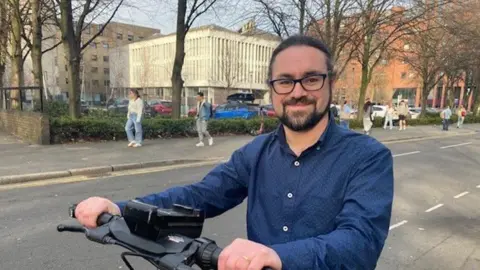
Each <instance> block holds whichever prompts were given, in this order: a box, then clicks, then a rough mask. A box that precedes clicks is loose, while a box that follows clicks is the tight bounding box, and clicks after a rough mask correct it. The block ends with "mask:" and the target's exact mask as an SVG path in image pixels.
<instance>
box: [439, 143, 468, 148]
mask: <svg viewBox="0 0 480 270" xmlns="http://www.w3.org/2000/svg"><path fill="white" fill-rule="evenodd" d="M469 144H472V142H467V143H460V144H454V145H447V146H442V147H440V149H446V148H451V147H457V146H464V145H469Z"/></svg>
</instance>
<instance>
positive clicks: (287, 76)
mask: <svg viewBox="0 0 480 270" xmlns="http://www.w3.org/2000/svg"><path fill="white" fill-rule="evenodd" d="M320 74H326V73H325V72H321V71H313V70H311V71H307V72H305V73H303V75H302V77H308V76H313V75H320ZM277 78H278V79H295V76H293V75H292V74H289V73H280V74H279V75H277Z"/></svg>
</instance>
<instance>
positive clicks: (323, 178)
mask: <svg viewBox="0 0 480 270" xmlns="http://www.w3.org/2000/svg"><path fill="white" fill-rule="evenodd" d="M267 74H268V80H267V82H268V86H269V91H270V96H271V99H272V104H273V107H274V109H275V113H276V115H277V117H278V119H279V122H280V124H279V125H278V127H277V128H276V130H275V131H273V132H270V133H268V134H264V135H261V136H257V137H255V138H254V139H253V140H252V141H251V142H249V143H247V144H246V145H244V146H242V147H241V148H240V149H238V150H236V151H234V152H233V154H232V155H231V156H230V158H229V159H228V160H227V161H226V162H224V163H221V164H219V165H217V166H215V167H214V168H213V169H212V170H211V171H210V172H209V173H208V174H207V175H206V176H204V177H202V180H201V181H199V182H197V183H193V184H188V185H181V186H177V187H172V188H169V189H166V190H164V191H162V192H158V193H151V194H150V195H146V196H142V197H139V196H135V198H136V200H138V201H140V202H143V203H147V204H152V205H155V206H157V207H160V208H170V207H172V205H173V204H182V205H186V206H189V207H192V208H194V209H201V210H202V213H203V214H204V215H205V217H206V218H214V217H217V216H219V215H221V214H223V213H225V212H226V211H228V210H230V209H233V208H234V207H236V206H238V205H240V204H241V203H242V202H244V201H245V200H248V202H246V205H247V207H248V209H247V211H246V226H247V228H246V231H247V232H248V234H247V237H248V239H241V238H240V239H236V240H234V241H233V242H231V243H230V244H229V245H228V246H226V247H225V248H224V249H223V250H222V251H221V253H220V254H219V257H218V258H219V259H218V263H217V269H218V270H226V269H238V270H247V269H262V268H264V267H270V268H272V269H273V270H280V269H309V270H320V269H375V267H376V266H377V263H378V259H379V257H380V254H381V253H382V249H383V247H384V246H385V240H386V238H387V236H388V234H389V226H390V221H391V215H392V205H393V185H394V174H393V157H392V153H391V151H390V150H389V149H388V148H387V147H386V146H384V145H383V144H381V143H380V142H379V141H377V140H375V139H373V138H372V137H370V136H363V135H361V134H358V133H357V132H354V131H351V130H347V129H344V128H340V127H339V126H338V125H336V123H335V119H334V117H333V114H332V112H331V111H330V101H331V98H332V95H333V94H332V93H333V91H334V86H335V73H334V67H333V61H332V56H331V54H330V52H329V50H328V49H327V47H326V45H324V44H323V43H322V42H321V41H320V40H317V39H315V38H313V37H309V36H290V37H289V38H287V39H285V40H283V41H282V42H281V43H280V44H279V45H278V47H277V48H276V49H275V50H274V51H273V52H272V54H271V58H270V62H269V66H268V73H267ZM125 206H126V201H118V202H116V203H114V202H112V201H110V200H108V199H106V198H99V197H93V198H89V199H87V200H84V201H82V202H80V203H79V204H78V206H77V208H76V210H75V216H76V217H77V219H78V221H79V222H80V223H81V224H82V225H85V226H87V227H96V226H97V225H96V221H97V218H98V216H99V214H100V213H102V212H109V213H112V214H116V215H121V214H122V213H123V211H124V210H125Z"/></svg>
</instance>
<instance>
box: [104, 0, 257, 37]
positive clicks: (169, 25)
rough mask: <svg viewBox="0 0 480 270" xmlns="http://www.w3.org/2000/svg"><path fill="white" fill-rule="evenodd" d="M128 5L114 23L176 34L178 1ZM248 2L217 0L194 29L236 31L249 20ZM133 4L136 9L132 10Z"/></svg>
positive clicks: (142, 1)
mask: <svg viewBox="0 0 480 270" xmlns="http://www.w3.org/2000/svg"><path fill="white" fill-rule="evenodd" d="M129 1H130V2H129V3H128V5H125V6H123V7H121V8H120V9H119V11H118V12H117V14H116V16H115V17H114V19H113V20H114V21H118V22H123V23H129V24H135V25H141V26H146V27H152V28H158V29H160V30H161V33H163V34H168V33H173V32H175V28H176V12H177V11H176V10H177V1H176V0H129ZM248 2H249V1H248V0H218V2H217V3H216V7H215V9H213V10H211V11H209V12H207V13H205V14H203V15H202V16H200V17H199V18H198V19H197V20H196V21H195V24H194V26H199V25H205V24H212V23H215V24H217V25H220V26H223V27H226V28H229V29H233V30H237V29H239V28H240V27H241V25H242V24H243V23H244V22H246V21H247V19H246V18H245V15H243V16H242V14H245V12H243V10H245V8H246V5H248ZM130 5H132V6H134V7H130Z"/></svg>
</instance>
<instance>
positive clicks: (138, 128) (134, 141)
mask: <svg viewBox="0 0 480 270" xmlns="http://www.w3.org/2000/svg"><path fill="white" fill-rule="evenodd" d="M128 97H129V98H130V101H129V102H128V113H127V119H128V120H127V124H126V125H125V131H126V132H127V138H128V142H129V143H128V146H129V147H140V146H142V142H143V129H142V116H143V106H144V104H143V100H142V99H141V98H140V94H139V93H138V91H137V90H135V89H132V90H130V93H129V96H128ZM134 128H135V137H134V136H133V129H134Z"/></svg>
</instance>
